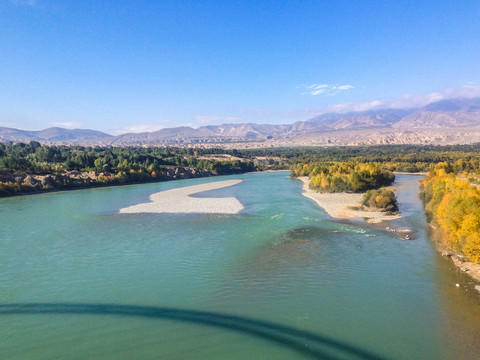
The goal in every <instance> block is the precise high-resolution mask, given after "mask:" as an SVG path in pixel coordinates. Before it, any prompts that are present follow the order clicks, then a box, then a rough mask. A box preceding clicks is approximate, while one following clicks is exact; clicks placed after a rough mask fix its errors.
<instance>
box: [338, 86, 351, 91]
mask: <svg viewBox="0 0 480 360" xmlns="http://www.w3.org/2000/svg"><path fill="white" fill-rule="evenodd" d="M353 88H354V87H353V86H352V85H340V86H337V89H338V90H350V89H353Z"/></svg>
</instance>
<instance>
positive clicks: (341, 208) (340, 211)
mask: <svg viewBox="0 0 480 360" xmlns="http://www.w3.org/2000/svg"><path fill="white" fill-rule="evenodd" d="M298 179H299V180H301V181H302V182H303V190H304V193H303V196H306V197H308V198H310V199H312V200H314V201H315V202H316V203H317V204H318V205H319V206H320V207H322V208H323V209H324V210H325V211H326V212H327V213H328V214H329V215H330V216H331V217H333V218H336V219H354V218H365V219H366V220H365V221H366V222H368V223H372V224H374V223H380V222H382V221H386V220H394V219H399V218H400V217H401V216H400V215H388V214H387V213H385V212H381V211H362V210H354V209H353V208H354V207H359V206H361V203H362V200H363V194H349V193H318V192H316V191H314V190H312V189H310V188H309V187H308V185H309V183H310V180H309V178H308V177H306V176H300V177H298Z"/></svg>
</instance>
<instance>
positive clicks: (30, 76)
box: [0, 0, 480, 134]
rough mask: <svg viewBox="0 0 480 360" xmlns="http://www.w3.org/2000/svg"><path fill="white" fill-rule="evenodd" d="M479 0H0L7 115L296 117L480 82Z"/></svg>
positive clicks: (428, 95) (211, 120) (137, 127)
mask: <svg viewBox="0 0 480 360" xmlns="http://www.w3.org/2000/svg"><path fill="white" fill-rule="evenodd" d="M479 18H480V2H478V1H474V0H468V1H465V0H456V1H451V0H436V1H432V0H416V1H410V0H398V1H388V0H377V1H375V0H362V1H351V0H348V1H344V0H298V1H288V0H283V1H280V0H277V1H273V0H255V1H250V0H243V1H229V0H222V1H213V0H199V1H196V0H195V1H193V0H192V1H186V0H175V1H170V0H161V1H147V0H145V1H141V0H122V1H120V0H103V1H99V0H82V1H71V0H69V1H62V0H0V126H4V127H14V128H19V129H25V130H40V129H44V128H48V127H51V126H60V127H66V128H90V129H95V130H100V131H105V132H107V133H110V134H120V133H125V132H141V131H155V130H158V129H160V128H165V127H175V126H192V127H198V126H202V125H209V124H222V123H239V122H255V123H269V124H281V123H293V122H295V121H298V120H307V119H309V118H311V117H313V116H315V115H318V114H320V113H323V112H326V111H337V112H345V111H351V110H365V109H370V108H378V107H382V106H383V107H388V106H393V107H395V106H396V107H402V106H405V107H406V106H408V104H425V103H428V102H429V101H434V100H438V99H442V98H448V97H455V96H467V97H471V96H480V41H479V39H480V21H478V19H479Z"/></svg>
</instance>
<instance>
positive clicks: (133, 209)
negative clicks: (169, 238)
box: [119, 179, 244, 214]
mask: <svg viewBox="0 0 480 360" xmlns="http://www.w3.org/2000/svg"><path fill="white" fill-rule="evenodd" d="M242 181H243V180H240V179H236V180H225V181H217V182H213V183H207V184H200V185H193V186H186V187H183V188H178V189H172V190H166V191H160V192H158V193H155V194H153V195H151V196H150V200H151V202H148V203H143V204H138V205H133V206H129V207H126V208H123V209H120V211H119V212H120V213H121V214H132V213H170V214H178V213H182V214H188V213H197V214H237V213H239V212H240V211H242V210H243V209H244V207H243V205H242V204H241V203H240V202H239V201H238V200H237V198H235V197H224V198H204V197H202V198H195V197H192V196H191V195H194V194H197V193H200V192H205V191H210V190H217V189H222V188H225V187H228V186H233V185H236V184H238V183H240V182H242Z"/></svg>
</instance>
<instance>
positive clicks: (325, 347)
mask: <svg viewBox="0 0 480 360" xmlns="http://www.w3.org/2000/svg"><path fill="white" fill-rule="evenodd" d="M21 314H29V315H42V314H74V315H109V316H131V317H141V318H149V319H163V320H173V321H181V322H188V323H194V324H200V325H205V326H211V327H217V328H223V329H227V330H231V331H236V332H240V333H243V334H246V335H250V336H254V337H258V338H262V339H265V340H268V341H271V342H274V343H277V344H279V345H282V346H285V347H287V348H289V349H290V350H293V351H296V352H299V353H302V354H304V355H306V356H308V357H310V358H314V359H326V360H340V359H346V358H349V359H364V360H380V359H382V360H384V359H386V358H385V357H382V356H378V355H376V354H373V353H371V352H369V351H366V350H364V349H361V348H359V347H357V346H354V345H350V344H348V343H345V342H341V341H338V340H335V339H332V338H329V337H326V336H323V335H318V334H316V333H313V332H310V331H308V330H302V329H297V328H295V327H291V326H285V325H281V324H276V323H273V322H268V321H263V320H257V319H253V318H248V317H242V316H235V315H228V314H220V313H215V312H208V311H195V310H183V309H176V308H167V307H156V306H135V305H116V304H83V303H10V304H0V316H4V315H21Z"/></svg>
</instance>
